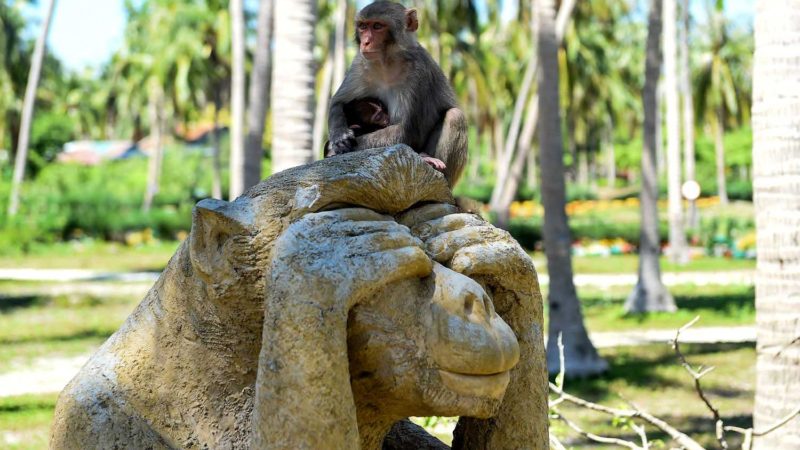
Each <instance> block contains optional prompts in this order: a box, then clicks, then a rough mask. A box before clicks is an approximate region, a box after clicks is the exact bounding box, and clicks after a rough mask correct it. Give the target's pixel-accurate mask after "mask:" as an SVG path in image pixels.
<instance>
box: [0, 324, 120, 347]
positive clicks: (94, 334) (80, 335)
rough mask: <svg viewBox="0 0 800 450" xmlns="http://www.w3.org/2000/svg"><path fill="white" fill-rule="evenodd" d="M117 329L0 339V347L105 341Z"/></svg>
mask: <svg viewBox="0 0 800 450" xmlns="http://www.w3.org/2000/svg"><path fill="white" fill-rule="evenodd" d="M116 330H117V329H116V328H114V329H113V330H97V329H94V330H83V331H80V332H77V333H74V334H69V335H60V336H58V335H56V336H25V337H21V338H13V339H0V345H15V344H29V343H33V342H35V343H42V344H47V343H60V342H71V341H81V340H84V339H107V338H108V337H109V336H111V335H112V334H114V332H115V331H116Z"/></svg>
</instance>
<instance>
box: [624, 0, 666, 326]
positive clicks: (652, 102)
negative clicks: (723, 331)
mask: <svg viewBox="0 0 800 450" xmlns="http://www.w3.org/2000/svg"><path fill="white" fill-rule="evenodd" d="M661 13H662V3H661V0H650V13H649V17H648V26H647V47H646V50H645V51H646V54H645V58H646V61H645V77H644V89H643V90H642V97H643V103H644V149H643V150H642V191H641V193H640V194H639V199H640V208H641V232H640V238H639V279H638V281H637V282H636V287H634V289H633V292H631V294H630V295H629V296H628V299H627V301H626V302H625V311H627V312H632V313H642V312H650V311H675V309H676V307H675V300H674V299H673V298H672V295H670V293H669V291H667V288H666V287H665V286H664V283H662V281H661V266H660V265H659V260H658V257H659V254H660V248H661V246H660V243H661V242H660V240H659V237H658V174H657V171H656V136H657V133H656V126H657V118H658V77H659V75H660V73H661V45H660V40H661Z"/></svg>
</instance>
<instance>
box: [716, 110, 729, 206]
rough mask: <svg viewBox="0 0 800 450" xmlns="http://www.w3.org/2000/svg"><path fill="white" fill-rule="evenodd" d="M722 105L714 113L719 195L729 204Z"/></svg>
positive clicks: (725, 203) (721, 199)
mask: <svg viewBox="0 0 800 450" xmlns="http://www.w3.org/2000/svg"><path fill="white" fill-rule="evenodd" d="M722 115H723V112H722V107H718V108H717V110H716V114H715V115H714V118H715V123H714V153H715V154H716V159H717V195H718V196H719V202H720V203H721V204H723V205H727V204H728V188H727V184H726V182H725V142H724V137H725V122H724V121H723V118H722Z"/></svg>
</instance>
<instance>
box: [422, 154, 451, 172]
mask: <svg viewBox="0 0 800 450" xmlns="http://www.w3.org/2000/svg"><path fill="white" fill-rule="evenodd" d="M419 156H421V157H422V160H423V161H425V162H426V163H428V164H429V165H430V166H431V167H433V168H434V169H436V170H438V171H439V172H444V169H447V165H445V163H444V161H442V160H441V159H439V158H434V157H433V156H430V155H428V154H427V153H420V154H419Z"/></svg>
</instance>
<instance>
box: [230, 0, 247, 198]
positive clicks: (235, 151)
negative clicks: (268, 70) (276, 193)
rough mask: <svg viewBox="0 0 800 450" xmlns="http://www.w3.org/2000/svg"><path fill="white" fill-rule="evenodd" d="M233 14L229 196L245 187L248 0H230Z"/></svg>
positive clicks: (233, 195)
mask: <svg viewBox="0 0 800 450" xmlns="http://www.w3.org/2000/svg"><path fill="white" fill-rule="evenodd" d="M229 8H230V16H231V45H232V47H231V54H232V55H233V71H232V72H231V128H230V135H231V183H230V187H229V189H230V194H229V195H228V197H229V198H231V199H234V198H236V197H238V196H239V195H241V194H242V192H244V190H245V187H246V186H245V171H246V170H245V163H246V160H245V155H244V114H245V91H244V89H245V67H244V63H245V48H244V39H245V25H244V0H230V3H229Z"/></svg>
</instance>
